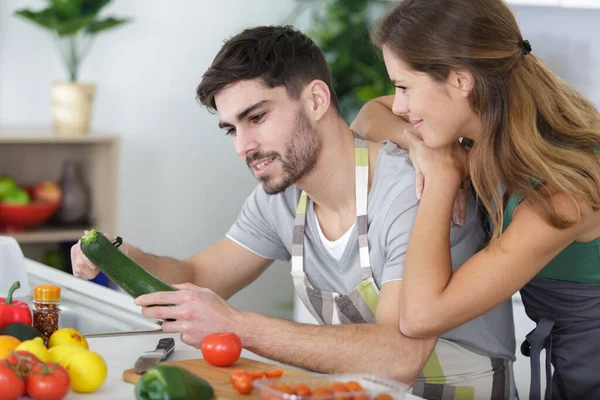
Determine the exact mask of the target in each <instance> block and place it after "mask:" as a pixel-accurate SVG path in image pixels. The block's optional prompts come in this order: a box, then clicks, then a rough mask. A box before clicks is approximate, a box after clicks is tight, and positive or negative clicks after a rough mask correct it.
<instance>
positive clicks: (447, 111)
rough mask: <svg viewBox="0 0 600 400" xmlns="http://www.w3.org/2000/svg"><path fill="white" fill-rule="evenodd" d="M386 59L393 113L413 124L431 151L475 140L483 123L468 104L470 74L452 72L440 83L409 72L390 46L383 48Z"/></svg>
mask: <svg viewBox="0 0 600 400" xmlns="http://www.w3.org/2000/svg"><path fill="white" fill-rule="evenodd" d="M383 58H384V61H385V66H386V68H387V71H388V75H389V77H390V79H391V80H392V82H393V83H394V85H395V86H396V93H395V95H394V104H393V106H392V111H393V113H394V114H396V115H398V116H401V117H403V118H405V119H407V120H408V121H410V123H411V124H412V126H413V128H412V131H413V133H415V134H417V135H419V136H421V138H422V139H423V141H424V142H425V144H426V145H427V146H428V147H431V148H436V147H444V146H447V145H449V144H451V143H452V142H454V141H455V140H458V138H461V137H468V138H470V139H473V140H476V137H477V136H478V135H479V131H480V120H479V118H478V117H477V115H476V114H475V113H474V111H473V109H472V106H471V103H470V100H469V97H470V94H471V90H472V86H473V76H472V75H471V74H470V73H468V72H451V73H450V75H449V76H448V80H447V81H446V82H437V81H435V80H433V79H432V78H431V77H430V76H429V75H427V74H426V73H424V72H418V71H415V70H412V69H410V68H409V67H408V66H407V65H406V64H405V63H404V62H403V61H402V60H400V59H399V58H398V57H397V56H396V54H395V53H394V52H393V51H391V50H390V48H389V47H388V46H383Z"/></svg>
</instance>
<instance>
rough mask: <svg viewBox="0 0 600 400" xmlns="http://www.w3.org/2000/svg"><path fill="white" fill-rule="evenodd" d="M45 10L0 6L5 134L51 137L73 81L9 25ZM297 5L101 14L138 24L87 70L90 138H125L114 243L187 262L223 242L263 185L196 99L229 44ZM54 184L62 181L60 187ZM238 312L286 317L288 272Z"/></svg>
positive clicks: (155, 5)
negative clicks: (59, 102)
mask: <svg viewBox="0 0 600 400" xmlns="http://www.w3.org/2000/svg"><path fill="white" fill-rule="evenodd" d="M44 4H45V1H34V0H31V1H25V0H2V1H1V2H0V125H27V126H31V125H34V126H44V127H49V126H50V118H51V117H50V105H49V96H48V88H49V85H50V82H51V81H53V80H60V79H66V77H67V75H66V70H65V69H64V68H63V65H62V64H61V62H60V59H59V57H58V53H57V51H56V47H55V45H54V42H53V40H52V37H51V36H50V35H49V34H48V32H47V31H44V30H42V29H41V28H38V27H37V26H34V25H33V24H31V23H29V22H28V21H25V20H22V19H20V18H17V17H15V16H13V12H14V10H16V9H18V8H24V7H32V8H35V9H39V8H41V7H43V6H44ZM293 4H295V3H294V0H253V1H247V0H224V1H208V0H176V1H165V0H163V1H160V0H151V1H145V0H116V1H114V2H113V3H112V4H111V5H109V6H108V7H107V8H106V11H105V12H104V13H103V14H104V15H108V14H114V15H117V16H131V17H133V18H134V22H133V23H131V24H129V25H126V26H123V27H120V28H117V29H115V30H112V31H108V32H105V33H104V34H101V35H99V36H98V37H97V38H96V41H95V44H94V48H93V49H92V51H91V52H90V54H89V57H88V58H87V59H86V61H85V62H84V64H83V67H82V69H81V74H80V80H81V81H89V82H95V83H96V84H97V86H98V88H97V98H96V103H95V109H94V113H93V120H92V129H93V130H94V131H99V132H114V133H118V134H120V135H122V138H123V140H122V164H121V171H122V175H121V177H120V178H121V181H120V188H121V197H120V202H119V207H120V214H119V215H120V216H119V226H120V230H119V232H118V233H119V234H120V235H122V236H123V237H124V238H126V240H129V241H130V242H132V243H134V244H136V245H139V246H140V247H141V248H143V249H145V250H147V251H150V252H153V253H156V254H167V255H171V256H174V257H185V256H189V255H192V254H194V253H196V252H199V251H200V250H202V249H204V248H205V247H207V246H209V245H210V244H212V243H213V242H215V241H216V240H217V239H219V238H220V237H222V236H223V235H224V234H225V232H226V230H227V229H228V228H229V226H230V224H231V223H232V222H233V221H234V220H235V218H236V216H237V213H238V211H239V209H240V207H241V205H242V203H243V201H244V199H245V197H246V196H247V195H248V194H249V193H250V191H251V190H252V188H253V187H254V185H255V184H256V181H255V179H254V177H253V176H252V175H251V173H250V172H249V171H248V169H247V167H246V166H245V164H244V163H243V162H241V161H240V160H239V158H238V157H237V155H236V154H235V152H234V149H233V145H232V144H231V142H230V140H229V139H228V138H226V137H225V135H224V134H223V133H222V131H221V130H219V129H218V128H217V117H216V116H215V115H212V114H210V113H209V112H208V111H206V110H205V109H204V108H203V107H202V106H200V105H199V104H198V103H196V101H195V98H194V96H195V88H196V86H197V85H198V83H199V82H200V78H201V76H202V74H203V73H204V71H205V70H206V69H207V68H208V66H209V65H210V63H211V61H212V59H213V57H214V56H215V54H216V52H217V51H218V49H219V48H220V47H221V44H222V40H223V39H225V38H226V37H229V36H231V35H233V34H235V33H237V32H238V31H240V30H241V29H243V28H245V27H247V26H251V25H263V24H279V23H282V21H283V20H284V19H285V17H287V16H288V14H289V13H290V12H291V11H292V9H293ZM57 178H58V177H57ZM252 288H253V289H252V290H250V291H248V290H247V291H246V292H245V293H244V292H243V293H242V294H240V295H237V296H236V297H234V298H233V299H232V303H233V304H234V305H236V306H239V307H240V308H243V309H250V310H256V311H261V312H263V313H266V314H270V315H278V316H283V317H291V315H292V312H291V309H289V310H287V311H285V310H282V309H280V307H278V304H279V303H283V302H291V301H292V291H293V290H292V283H291V278H290V277H289V269H288V266H287V265H285V264H283V263H277V264H275V265H274V266H273V267H272V268H271V269H270V271H268V272H267V273H266V275H265V276H263V277H261V278H260V279H259V281H257V282H256V283H255V284H254V285H253V286H252Z"/></svg>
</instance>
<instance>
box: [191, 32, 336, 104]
mask: <svg viewBox="0 0 600 400" xmlns="http://www.w3.org/2000/svg"><path fill="white" fill-rule="evenodd" d="M256 78H261V79H262V81H263V82H264V84H265V85H266V86H267V87H269V88H274V87H279V86H283V87H285V89H286V91H287V93H288V96H289V97H290V98H292V99H298V98H299V96H300V93H301V92H302V89H303V88H304V86H305V85H307V84H308V83H310V82H311V81H313V80H315V79H320V80H322V81H323V82H325V84H327V86H328V87H329V91H330V92H331V105H332V106H333V107H334V109H335V110H336V111H337V112H338V113H339V107H338V104H337V98H336V95H335V91H334V89H333V87H332V84H331V70H330V69H329V66H328V65H327V61H326V60H325V56H324V54H323V52H322V51H321V49H320V48H319V47H318V46H317V45H316V44H315V43H314V42H313V41H312V40H311V39H310V38H309V37H308V36H306V35H304V34H303V33H302V32H300V31H299V30H297V29H295V28H293V27H292V26H260V27H256V28H251V29H246V30H244V31H243V32H241V33H239V34H237V35H236V36H234V37H232V38H231V39H229V40H228V41H226V42H225V44H224V45H223V47H222V48H221V50H220V51H219V53H218V54H217V55H216V57H215V59H214V60H213V63H212V65H211V66H210V68H209V69H208V70H207V71H206V72H205V73H204V75H203V76H202V82H200V85H198V88H197V89H196V94H197V100H198V101H199V102H200V103H201V104H203V105H204V106H206V107H208V108H209V109H213V110H216V109H217V106H216V104H215V95H216V94H217V93H218V92H219V91H220V90H222V89H223V88H225V87H226V86H228V85H230V84H232V83H235V82H239V81H242V80H252V79H256Z"/></svg>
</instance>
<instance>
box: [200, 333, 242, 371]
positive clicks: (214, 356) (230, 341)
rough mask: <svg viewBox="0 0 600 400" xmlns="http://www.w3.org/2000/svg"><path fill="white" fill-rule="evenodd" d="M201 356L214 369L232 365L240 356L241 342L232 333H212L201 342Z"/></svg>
mask: <svg viewBox="0 0 600 400" xmlns="http://www.w3.org/2000/svg"><path fill="white" fill-rule="evenodd" d="M201 350H202V356H203V357H204V359H205V360H206V361H207V362H208V363H210V364H212V365H214V366H216V367H228V366H230V365H232V364H234V363H235V362H236V361H237V360H238V359H239V358H240V355H241V354H242V341H241V340H240V338H239V336H238V335H236V334H235V333H233V332H224V333H213V334H211V335H208V336H206V337H205V338H204V340H202V346H201Z"/></svg>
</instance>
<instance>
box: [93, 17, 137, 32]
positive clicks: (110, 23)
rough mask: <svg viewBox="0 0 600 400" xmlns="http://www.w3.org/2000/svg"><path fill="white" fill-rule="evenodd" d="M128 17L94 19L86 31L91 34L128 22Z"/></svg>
mask: <svg viewBox="0 0 600 400" xmlns="http://www.w3.org/2000/svg"><path fill="white" fill-rule="evenodd" d="M130 21H131V19H130V18H113V17H109V18H106V19H104V20H100V21H94V22H93V23H92V24H91V25H90V26H89V27H88V32H89V33H91V34H96V33H98V32H100V31H104V30H106V29H111V28H114V27H117V26H119V25H123V24H126V23H128V22H130Z"/></svg>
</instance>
